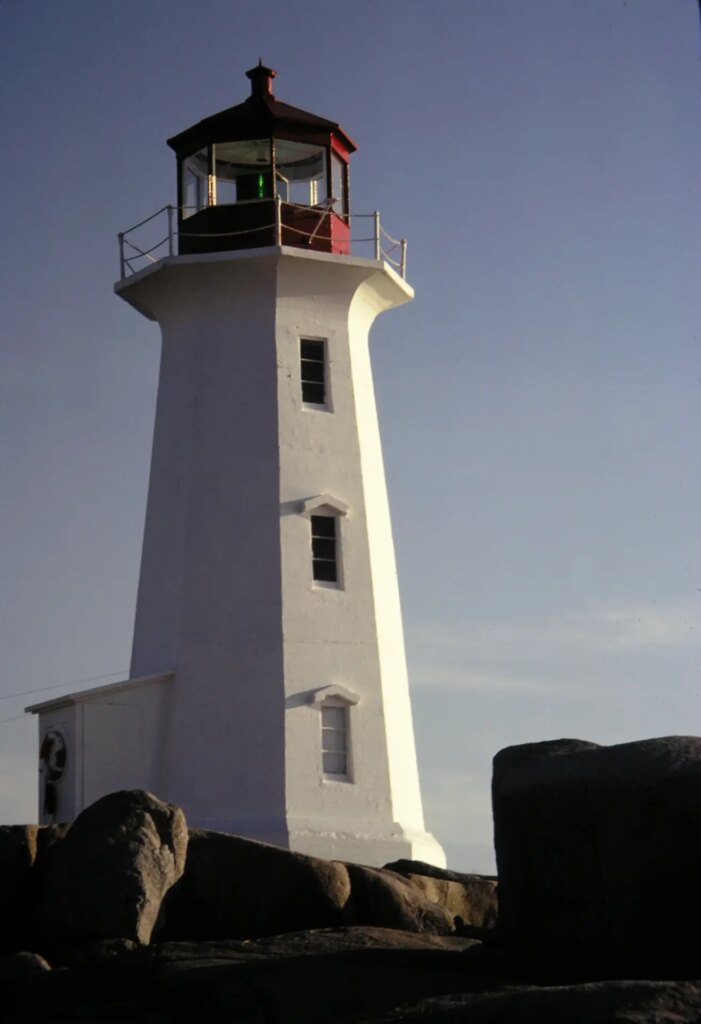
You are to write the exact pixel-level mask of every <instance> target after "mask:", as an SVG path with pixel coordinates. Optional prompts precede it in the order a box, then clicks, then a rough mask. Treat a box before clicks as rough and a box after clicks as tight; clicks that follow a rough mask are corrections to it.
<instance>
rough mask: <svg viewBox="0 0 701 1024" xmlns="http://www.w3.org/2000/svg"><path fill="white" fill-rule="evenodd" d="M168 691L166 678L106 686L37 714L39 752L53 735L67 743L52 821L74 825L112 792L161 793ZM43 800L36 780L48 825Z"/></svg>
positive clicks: (40, 783)
mask: <svg viewBox="0 0 701 1024" xmlns="http://www.w3.org/2000/svg"><path fill="white" fill-rule="evenodd" d="M171 690H172V679H168V678H167V677H159V678H156V679H148V680H144V682H143V683H142V684H136V685H135V684H134V683H133V682H127V683H126V685H125V686H124V687H120V685H119V684H110V685H108V686H105V687H103V688H102V690H101V691H100V690H99V689H98V690H91V691H90V692H89V693H86V694H85V695H80V694H79V695H77V696H73V697H72V698H71V700H70V703H66V704H61V703H60V702H56V703H57V706H55V707H48V708H46V710H43V711H40V712H39V748H40V749H41V742H42V740H43V738H44V736H45V735H46V733H47V732H49V731H50V730H52V729H57V730H59V731H60V732H61V734H62V735H63V737H64V739H65V742H66V769H65V772H64V774H63V777H62V778H61V779H60V780H59V781H58V782H57V783H56V784H55V785H56V797H57V808H56V814H55V815H54V818H55V820H56V821H72V820H73V819H74V818H75V817H76V816H77V815H78V814H80V812H81V811H82V810H83V808H85V807H88V806H89V805H90V804H91V803H94V802H95V801H96V800H99V799H100V797H102V796H105V795H106V794H107V793H112V792H114V791H115V790H119V789H146V790H149V791H150V792H153V793H157V794H159V793H161V792H162V791H163V788H164V784H165V781H166V780H165V779H164V775H163V763H162V758H161V747H160V738H161V736H162V735H163V731H164V729H165V728H167V723H168V721H169V716H170V697H171ZM43 797H44V793H43V780H42V778H40V780H39V810H40V820H41V821H42V822H43V823H46V822H47V821H48V820H49V817H48V816H47V815H46V814H44V813H43Z"/></svg>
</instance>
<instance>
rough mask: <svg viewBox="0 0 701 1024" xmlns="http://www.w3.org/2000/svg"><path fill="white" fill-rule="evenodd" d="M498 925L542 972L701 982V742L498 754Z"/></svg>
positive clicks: (522, 958) (546, 747)
mask: <svg viewBox="0 0 701 1024" xmlns="http://www.w3.org/2000/svg"><path fill="white" fill-rule="evenodd" d="M492 795H493V807H494V832H495V845H496V853H497V864H498V869H499V925H500V930H501V931H502V933H503V935H504V937H505V938H506V939H507V940H508V942H509V943H510V945H511V947H512V949H513V952H514V955H515V956H516V958H517V959H518V962H519V964H520V965H521V967H522V969H523V970H524V971H530V972H531V973H534V974H535V975H536V976H538V977H541V978H544V977H545V978H547V977H550V978H556V979H559V978H564V977H567V976H569V977H570V978H571V977H577V978H597V977H598V978H602V977H605V978H612V977H618V978H695V977H699V976H701V932H700V931H699V928H698V919H699V916H700V915H701V870H699V864H700V863H701V828H700V827H699V823H700V822H701V739H698V738H695V737H683V736H676V737H668V738H665V739H655V740H643V741H641V742H638V743H625V744H621V745H619V746H612V747H599V746H597V745H596V744H593V743H585V742H582V741H581V740H557V741H553V742H549V743H532V744H526V745H523V746H517V747H508V748H507V749H506V750H502V751H500V753H498V754H497V756H496V757H495V759H494V777H493V794H492Z"/></svg>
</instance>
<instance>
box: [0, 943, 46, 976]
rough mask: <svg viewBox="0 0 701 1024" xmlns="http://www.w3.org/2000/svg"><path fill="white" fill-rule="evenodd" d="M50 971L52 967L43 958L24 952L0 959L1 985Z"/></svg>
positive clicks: (36, 954)
mask: <svg viewBox="0 0 701 1024" xmlns="http://www.w3.org/2000/svg"><path fill="white" fill-rule="evenodd" d="M50 970H51V965H50V964H49V963H47V961H46V960H45V959H44V957H43V956H40V955H39V954H38V953H28V952H26V951H24V950H23V951H20V952H18V953H13V954H12V955H11V956H6V957H3V958H2V959H0V983H2V982H8V981H17V980H18V979H22V978H28V977H31V976H33V975H35V974H41V972H42V971H50Z"/></svg>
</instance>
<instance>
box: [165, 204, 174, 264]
mask: <svg viewBox="0 0 701 1024" xmlns="http://www.w3.org/2000/svg"><path fill="white" fill-rule="evenodd" d="M166 209H167V211H168V255H169V256H173V255H174V252H175V249H174V245H173V241H174V239H173V207H172V206H171V205H170V203H168V205H167V207H166Z"/></svg>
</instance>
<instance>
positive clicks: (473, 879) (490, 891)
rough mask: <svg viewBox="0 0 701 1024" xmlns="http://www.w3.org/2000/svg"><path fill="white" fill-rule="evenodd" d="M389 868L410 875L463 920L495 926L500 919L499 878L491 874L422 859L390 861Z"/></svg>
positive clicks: (429, 895)
mask: <svg viewBox="0 0 701 1024" xmlns="http://www.w3.org/2000/svg"><path fill="white" fill-rule="evenodd" d="M385 869H386V870H387V871H394V872H396V873H397V874H400V875H403V876H404V877H405V878H408V879H409V881H410V882H412V883H413V884H414V885H415V886H417V888H419V889H421V891H422V893H423V894H424V896H425V897H426V898H427V899H429V900H431V902H432V903H437V904H438V906H439V907H443V909H444V910H446V911H447V912H448V913H449V914H451V915H452V916H453V917H460V918H461V920H462V922H463V924H466V925H474V926H475V927H477V928H494V927H495V925H496V923H497V880H496V878H495V877H492V876H489V875H468V874H461V873H460V872H458V871H449V870H447V868H437V867H435V865H433V864H425V863H424V862H423V861H420V860H398V861H394V862H393V863H392V864H386V865H385Z"/></svg>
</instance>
